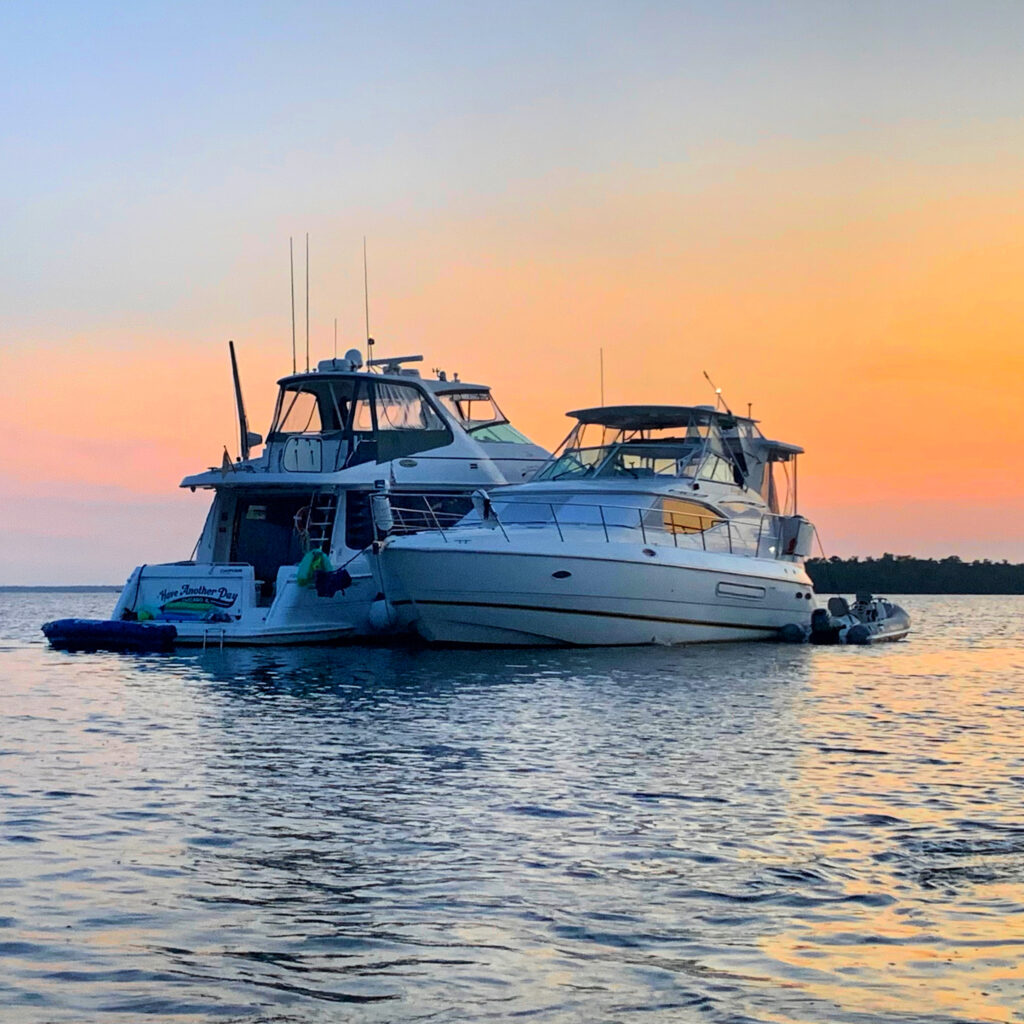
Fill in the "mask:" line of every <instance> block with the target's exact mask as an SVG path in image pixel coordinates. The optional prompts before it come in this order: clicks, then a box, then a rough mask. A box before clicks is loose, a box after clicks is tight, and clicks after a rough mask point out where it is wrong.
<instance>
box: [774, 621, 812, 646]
mask: <svg viewBox="0 0 1024 1024" xmlns="http://www.w3.org/2000/svg"><path fill="white" fill-rule="evenodd" d="M779 638H780V639H781V640H783V641H785V642H786V643H787V644H802V643H803V642H804V641H805V640H806V639H807V630H806V629H804V627H803V626H801V625H799V624H798V623H796V622H787V623H786V625H784V626H783V627H782V629H780V630H779Z"/></svg>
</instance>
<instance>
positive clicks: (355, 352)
mask: <svg viewBox="0 0 1024 1024" xmlns="http://www.w3.org/2000/svg"><path fill="white" fill-rule="evenodd" d="M345 358H346V359H347V360H348V362H350V363H351V364H352V368H353V369H354V370H355V369H358V368H359V367H360V366H362V365H363V353H362V352H360V351H359V349H357V348H350V349H349V350H348V351H347V352H346V353H345Z"/></svg>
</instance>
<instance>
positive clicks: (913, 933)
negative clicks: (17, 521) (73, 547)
mask: <svg viewBox="0 0 1024 1024" xmlns="http://www.w3.org/2000/svg"><path fill="white" fill-rule="evenodd" d="M112 603H113V595H111V594H109V593H98V594H89V593H74V594H17V593H5V594H0V659H2V660H0V679H2V682H0V897H2V898H0V1020H4V1021H6V1020H11V1021H17V1022H19V1024H21V1022H28V1024H36V1022H39V1024H42V1022H48V1024H49V1022H64V1021H84V1020H88V1021H95V1022H104V1024H110V1022H115V1021H116V1022H123V1021H124V1022H126V1021H135V1020H140V1019H151V1020H159V1021H189V1022H193V1021H194V1022H212V1021H239V1022H242V1021H244V1022H257V1021H265V1022H271V1021H273V1022H285V1021H296V1022H298V1021H302V1022H307V1021H308V1022H323V1021H360V1022H368V1024H375V1022H384V1021H388V1022H390V1021H431V1022H452V1024H454V1022H485V1021H486V1022H505V1021H518V1020H523V1019H527V1020H528V1019H535V1020H543V1021H556V1022H561V1021H566V1022H577V1021H578V1022H587V1024H592V1022H595V1021H623V1022H626V1021H630V1022H631V1021H652V1022H653V1021H673V1022H675V1021H690V1020H693V1021H709V1022H717V1021H723V1022H724V1021H730V1022H733V1021H735V1022H752V1021H772V1022H807V1024H821V1022H823V1021H830V1022H833V1021H834V1022H851V1024H852V1022H856V1024H862V1022H868V1021H871V1022H875V1021H886V1022H887V1021H893V1022H895V1021H901V1022H902V1021H908V1022H909V1021H922V1020H927V1021H937V1022H952V1021H967V1020H970V1021H1019V1020H1024V1012H1022V1010H1021V1008H1022V1007H1024V968H1022V963H1024V814H1022V810H1021V809H1022V806H1024V599H1022V598H1019V597H1018V598H1004V597H978V598H975V597H971V598H948V597H941V598H940V597H936V598H928V597H912V598H907V599H905V601H904V603H905V604H906V605H907V607H908V608H909V609H910V611H911V613H912V614H913V615H914V617H915V626H916V630H915V633H914V634H913V635H912V640H911V641H909V642H906V643H902V644H898V645H889V646H883V647H880V648H877V649H871V648H865V649H859V648H849V649H846V648H810V647H808V648H804V647H788V646H776V645H767V644H747V645H740V644H735V645H721V646H714V647H694V648H675V649H611V650H590V651H587V650H579V651H571V650H570V651H535V652H530V651H525V652H523V651H513V652H509V651H483V652H480V651H431V650H424V649H418V648H412V649H398V650H388V649H375V648H362V647H340V648H309V649H293V650H287V649H277V650H263V651H260V650H224V651H219V650H210V651H206V652H198V651H197V652H191V653H184V654H173V655H145V656H133V655H117V654H102V653H98V654H67V653H61V652H57V651H52V650H50V649H49V648H48V647H47V646H46V645H45V644H44V643H43V641H42V637H41V634H39V633H38V626H39V624H40V623H41V622H42V621H44V620H45V619H48V618H55V617H60V616H65V615H82V616H90V615H92V616H105V615H106V614H107V613H108V612H109V608H110V605H111V604H112Z"/></svg>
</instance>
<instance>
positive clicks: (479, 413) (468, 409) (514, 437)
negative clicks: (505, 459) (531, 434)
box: [437, 390, 530, 444]
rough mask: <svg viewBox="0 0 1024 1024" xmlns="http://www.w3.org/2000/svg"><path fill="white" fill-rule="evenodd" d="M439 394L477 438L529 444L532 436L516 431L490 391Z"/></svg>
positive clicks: (450, 409)
mask: <svg viewBox="0 0 1024 1024" xmlns="http://www.w3.org/2000/svg"><path fill="white" fill-rule="evenodd" d="M437 397H438V398H439V399H440V400H441V404H442V405H443V406H444V407H445V408H446V409H447V410H448V411H449V412H450V413H451V414H452V415H453V416H454V417H455V419H456V420H458V422H459V423H461V424H462V426H463V428H464V429H465V431H466V432H467V433H468V434H472V435H473V438H474V439H475V440H477V441H505V442H510V443H512V444H529V443H530V439H529V438H528V437H526V436H525V435H524V434H521V433H520V432H519V431H518V430H516V428H515V427H513V426H512V424H511V423H509V421H508V420H507V419H506V418H505V416H504V414H503V413H502V411H501V409H499V408H498V403H497V402H495V400H494V399H493V398H492V397H491V393H490V392H489V391H479V390H467V391H448V392H445V393H444V394H440V395H438V396H437Z"/></svg>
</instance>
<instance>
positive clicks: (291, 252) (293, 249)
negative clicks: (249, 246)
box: [288, 236, 295, 373]
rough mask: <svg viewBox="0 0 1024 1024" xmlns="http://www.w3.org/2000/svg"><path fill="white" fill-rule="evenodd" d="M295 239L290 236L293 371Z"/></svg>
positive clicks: (293, 361)
mask: <svg viewBox="0 0 1024 1024" xmlns="http://www.w3.org/2000/svg"><path fill="white" fill-rule="evenodd" d="M293 243H294V239H293V238H292V237H291V236H289V238H288V268H289V270H290V271H291V282H292V373H294V372H295V246H294V244H293Z"/></svg>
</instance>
